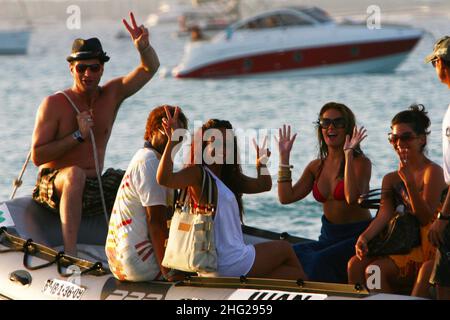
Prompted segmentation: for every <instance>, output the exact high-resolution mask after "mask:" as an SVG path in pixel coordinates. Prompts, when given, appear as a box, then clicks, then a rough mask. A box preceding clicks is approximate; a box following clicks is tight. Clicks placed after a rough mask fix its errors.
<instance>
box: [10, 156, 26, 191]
mask: <svg viewBox="0 0 450 320" xmlns="http://www.w3.org/2000/svg"><path fill="white" fill-rule="evenodd" d="M30 158H31V150H30V151H29V152H28V156H27V159H26V160H25V163H24V164H23V166H22V170H21V171H20V174H19V176H18V177H17V178H16V179H14V182H13V186H14V189H13V192H12V193H11V196H10V197H9V199H10V200H13V199H14V197H15V196H16V192H17V189H19V188H20V186H21V185H22V182H23V181H22V177H23V174H24V173H25V170H26V169H27V165H28V163H29V162H30Z"/></svg>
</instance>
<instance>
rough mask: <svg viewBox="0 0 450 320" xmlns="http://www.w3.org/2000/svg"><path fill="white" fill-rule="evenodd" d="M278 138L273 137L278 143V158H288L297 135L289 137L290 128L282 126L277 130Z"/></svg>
mask: <svg viewBox="0 0 450 320" xmlns="http://www.w3.org/2000/svg"><path fill="white" fill-rule="evenodd" d="M278 133H279V137H278V139H277V138H276V137H275V140H276V141H277V143H278V150H279V151H280V158H286V157H287V158H289V155H290V153H291V150H292V145H293V144H294V141H295V138H296V137H297V134H294V135H293V136H292V137H291V126H290V125H288V126H287V128H286V125H285V124H283V128H280V129H278Z"/></svg>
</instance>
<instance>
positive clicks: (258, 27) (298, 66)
mask: <svg viewBox="0 0 450 320" xmlns="http://www.w3.org/2000/svg"><path fill="white" fill-rule="evenodd" d="M423 34H424V32H423V30H420V29H416V28H412V27H408V26H401V25H387V24H384V25H383V26H382V28H381V29H374V30H369V29H368V28H367V25H366V24H365V23H337V22H335V21H334V19H332V18H331V17H330V16H329V15H328V14H327V13H326V12H325V11H323V10H322V9H319V8H317V7H289V8H281V9H274V10H271V11H267V12H264V13H261V14H257V15H255V16H253V17H249V18H247V19H243V20H241V21H239V22H236V23H234V24H232V25H230V26H229V27H227V29H226V30H225V31H222V32H220V33H219V34H217V35H216V36H215V37H214V38H212V39H211V40H210V41H196V42H190V43H188V44H187V46H186V47H185V52H184V57H183V59H182V61H181V63H180V64H179V65H178V66H177V67H176V68H175V69H174V70H173V71H172V73H173V75H174V76H175V77H178V78H222V77H236V76H255V75H260V74H261V75H262V74H266V73H274V72H285V73H286V72H287V73H296V74H300V75H322V74H348V73H358V72H392V71H393V70H395V68H397V67H398V66H399V65H400V64H401V63H402V62H403V61H404V60H405V59H406V57H407V56H408V54H409V52H410V51H411V50H412V49H413V48H414V47H415V45H416V44H417V42H418V41H419V40H420V39H421V37H422V35H423Z"/></svg>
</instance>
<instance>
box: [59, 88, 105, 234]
mask: <svg viewBox="0 0 450 320" xmlns="http://www.w3.org/2000/svg"><path fill="white" fill-rule="evenodd" d="M56 93H62V94H63V95H64V96H65V97H66V99H67V100H68V101H69V102H70V104H71V105H72V107H73V108H74V109H75V111H76V112H77V113H78V114H79V113H81V112H80V110H79V109H78V108H77V106H76V105H75V103H74V102H73V101H72V99H70V97H69V96H68V95H67V94H66V93H65V92H63V91H58V92H56ZM89 134H90V137H91V141H92V149H93V152H94V162H95V171H96V173H97V180H98V186H99V188H100V196H101V199H102V206H103V213H104V215H105V221H106V226H109V218H108V210H107V209H106V201H105V194H104V193H103V185H102V175H101V172H100V164H99V162H98V154H97V146H96V144H95V137H94V132H93V131H92V128H91V129H89Z"/></svg>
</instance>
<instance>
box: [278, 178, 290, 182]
mask: <svg viewBox="0 0 450 320" xmlns="http://www.w3.org/2000/svg"><path fill="white" fill-rule="evenodd" d="M277 182H278V183H283V182H292V179H278V180H277Z"/></svg>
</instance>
